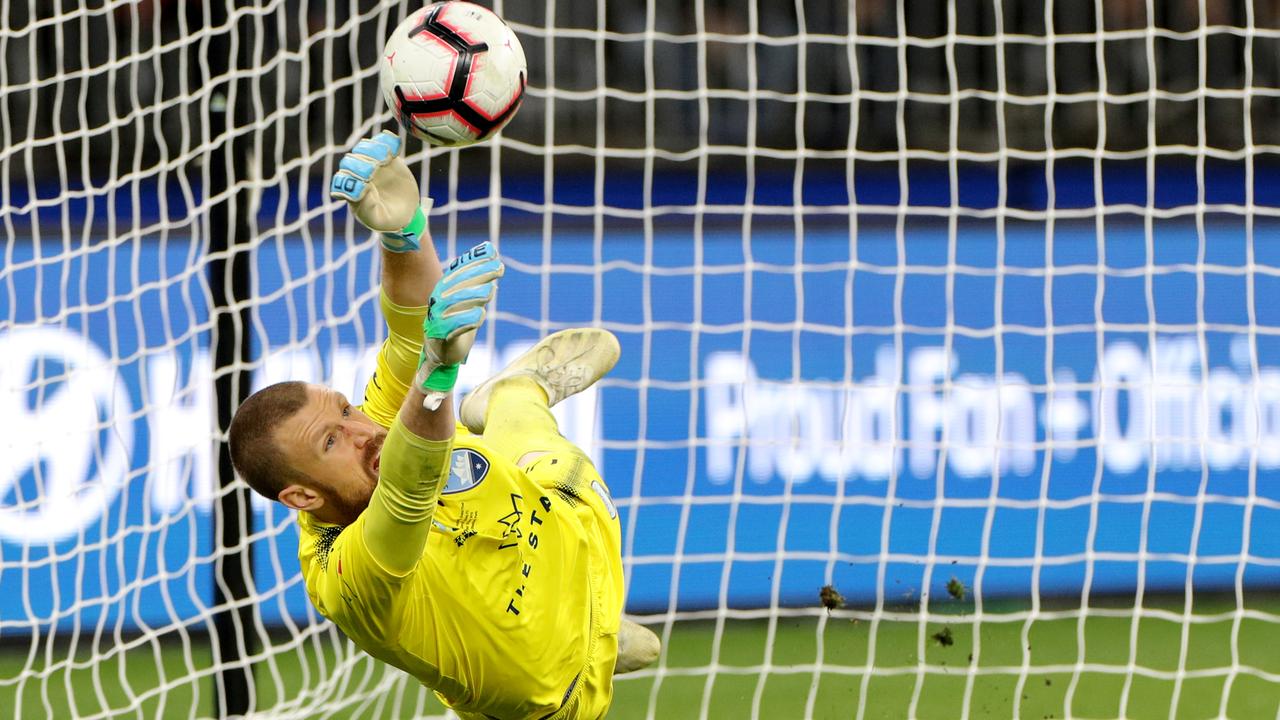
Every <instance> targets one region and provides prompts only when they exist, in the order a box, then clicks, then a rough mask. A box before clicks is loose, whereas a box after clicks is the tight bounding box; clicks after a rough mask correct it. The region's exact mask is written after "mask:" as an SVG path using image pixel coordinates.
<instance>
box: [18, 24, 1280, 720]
mask: <svg viewBox="0 0 1280 720" xmlns="http://www.w3.org/2000/svg"><path fill="white" fill-rule="evenodd" d="M491 7H493V8H494V9H495V10H496V11H497V12H498V13H499V14H500V15H502V16H503V17H505V18H506V19H507V20H508V22H509V23H510V24H511V25H512V26H513V27H514V28H515V30H516V32H517V33H518V35H519V36H520V39H521V41H522V43H523V45H524V49H525V52H526V55H527V57H528V60H529V68H530V86H529V90H528V93H527V95H526V99H525V101H524V106H523V108H522V109H521V110H520V112H519V114H518V115H517V116H516V117H515V119H514V121H513V122H512V123H511V124H510V125H509V126H508V127H507V129H506V130H504V131H503V133H502V135H501V136H500V137H497V138H496V139H494V140H492V141H490V142H487V143H485V144H482V145H479V146H475V147H471V148H465V149H461V150H453V151H444V150H430V149H428V148H425V147H424V146H422V145H421V144H420V143H418V142H417V141H413V140H410V141H409V142H408V153H409V159H410V161H411V165H412V166H413V168H414V169H415V172H416V173H417V174H418V176H419V178H420V179H421V182H422V185H423V187H424V189H425V190H426V191H427V192H428V193H429V194H430V195H431V196H432V197H433V198H434V199H435V209H434V210H433V211H432V213H431V218H430V227H431V229H432V231H433V233H434V236H435V241H436V246H437V248H438V250H439V251H440V253H441V254H442V255H452V254H453V253H455V252H457V251H458V250H459V249H462V248H465V247H467V246H469V245H470V244H473V243H475V242H478V241H480V240H483V239H492V240H494V241H495V242H496V243H497V244H498V246H499V248H500V250H501V252H502V253H503V254H504V256H505V258H506V263H507V275H506V277H505V278H504V279H503V284H502V289H501V292H500V296H499V298H498V300H497V308H496V312H495V313H493V315H492V316H491V322H490V323H489V325H488V326H487V329H486V330H485V331H484V333H482V340H481V343H480V344H479V346H478V347H477V350H476V352H475V353H474V354H473V358H472V362H471V363H470V364H468V365H467V366H466V370H465V372H466V373H467V375H466V376H465V377H464V380H463V384H464V385H466V384H468V383H472V382H475V381H476V380H478V379H480V378H482V377H484V376H485V375H486V374H487V373H489V372H491V371H492V370H494V369H496V368H498V367H500V366H501V364H502V362H503V361H504V360H506V359H508V358H511V357H514V355H515V354H517V353H519V352H521V351H522V350H523V349H524V348H526V347H528V346H529V344H530V343H532V342H533V341H535V340H536V339H537V338H538V337H540V336H542V335H545V334H547V333H548V332H551V331H554V330H558V329H561V328H565V327H570V326H577V325H596V326H602V327H605V328H608V329H610V330H612V331H613V332H614V333H615V334H617V335H618V337H619V338H620V340H621V343H622V347H623V355H622V360H621V362H620V364H619V366H618V368H617V370H616V371H615V372H614V373H613V374H611V375H610V376H609V377H608V378H607V379H606V380H604V381H603V382H601V383H600V384H599V386H598V387H597V388H596V389H594V390H593V391H592V392H591V393H588V394H585V395H584V396H581V397H579V398H575V399H574V401H573V402H571V403H566V406H565V407H563V408H558V412H559V416H560V418H561V421H562V427H563V429H564V431H565V434H566V435H568V436H569V437H570V438H571V439H574V440H575V441H577V442H579V443H580V444H582V445H584V446H585V447H587V448H589V449H590V452H591V453H592V455H593V456H594V457H595V458H596V459H597V462H598V464H599V467H600V469H601V471H602V473H603V476H604V477H605V478H606V480H607V482H608V483H609V485H610V487H611V488H612V490H613V494H614V496H615V498H616V500H617V501H618V505H619V509H620V511H621V513H622V521H623V533H624V562H625V566H626V571H627V579H628V582H627V591H628V595H627V610H628V613H629V614H630V616H631V617H632V618H633V619H636V620H638V621H640V622H642V623H645V624H647V625H648V626H650V627H651V628H653V629H654V630H655V631H656V632H657V633H658V634H659V635H660V636H661V637H662V639H663V642H664V649H663V654H662V656H661V658H660V659H659V661H658V662H657V663H656V664H655V665H654V666H653V667H651V668H648V669H646V670H643V671H640V672H638V673H635V674H633V675H629V676H622V677H619V678H618V679H617V682H616V685H615V702H614V709H613V711H612V713H611V715H610V717H617V718H630V717H635V718H683V717H771V718H772V717H776V718H793V717H795V718H798V717H815V718H848V717H908V716H912V717H916V716H918V717H1036V718H1040V717H1064V716H1093V717H1119V716H1126V717H1148V716H1149V717H1212V716H1231V717H1264V716H1266V717H1273V716H1275V715H1276V714H1277V710H1278V709H1280V690H1277V688H1280V659H1278V658H1277V656H1276V654H1275V652H1274V648H1275V647H1276V644H1277V642H1280V601H1278V600H1276V597H1277V596H1276V594H1275V593H1276V591H1277V589H1280V540H1277V538H1280V482H1277V480H1280V475H1278V474H1277V472H1278V470H1280V302H1278V301H1280V240H1277V239H1276V238H1277V231H1278V230H1280V224H1278V223H1277V221H1276V215H1277V207H1278V206H1280V191H1278V190H1277V188H1280V173H1278V172H1277V167H1278V166H1277V152H1278V151H1280V123H1278V122H1277V118H1278V117H1280V61H1278V60H1277V58H1280V11H1277V9H1276V8H1274V7H1272V6H1271V5H1268V4H1263V3H1207V2H1200V3H1195V2H1185V3H1164V2H1153V1H1151V0H1148V2H1139V1H1137V0H1134V1H1133V2H1128V1H1126V2H1107V3H1103V2H1101V1H1100V0H1099V1H1095V2H1083V1H1077V0H1056V1H1052V2H1046V3H1022V2H1005V1H1002V0H989V1H983V0H974V1H971V2H970V1H964V2H954V3H906V2H898V3H892V2H887V1H886V0H864V1H861V2H857V3H838V2H815V1H810V0H799V1H797V2H794V3H767V2H750V3H737V2H731V1H730V0H696V1H695V2H677V1H676V0H647V2H642V1H641V0H611V2H609V3H607V4H606V3H604V2H603V1H602V0H597V1H596V2H588V1H586V0H552V1H550V2H547V3H511V2H504V1H503V0H497V2H496V4H494V5H491ZM412 9H413V7H412V3H402V2H378V1H375V0H359V1H356V0H350V1H349V2H319V1H318V0H277V1H275V2H257V3H250V2H233V1H232V0H215V2H211V3H189V2H182V1H181V0H142V1H137V0H135V1H126V0H79V1H78V2H76V1H68V2H62V3H44V2H13V3H8V4H6V5H5V6H4V8H3V10H0V18H2V20H0V58H2V59H3V62H2V63H0V128H2V130H0V132H2V133H3V135H2V139H3V142H2V143H0V194H2V197H3V205H2V207H0V221H2V223H3V227H4V234H5V248H4V254H3V258H2V259H0V584H2V587H3V591H0V707H4V708H11V709H13V713H12V714H13V716H15V717H20V718H45V717H95V718H114V717H207V716H212V715H215V714H217V713H219V712H220V711H221V710H222V709H225V708H226V707H228V703H229V698H227V697H221V696H220V695H221V694H222V693H224V692H225V691H223V690H219V689H218V688H220V687H223V686H222V685H219V684H218V683H217V682H215V680H216V678H218V677H221V676H222V675H223V674H224V673H227V672H228V671H236V670H246V669H247V671H248V672H249V673H251V675H252V678H253V682H252V683H250V685H249V688H248V692H249V693H250V697H249V707H251V708H253V709H254V710H255V711H256V712H257V713H260V714H261V715H262V716H264V717H328V716H334V717H366V718H381V717H415V716H421V717H438V716H443V715H444V714H445V710H444V709H443V708H442V707H441V706H440V704H439V703H438V702H437V701H436V700H435V699H434V697H433V696H432V695H431V694H430V693H429V692H428V691H426V690H425V689H424V688H422V687H421V686H420V685H418V684H417V683H416V682H415V681H413V680H412V679H411V678H408V677H406V676H405V675H403V674H402V673H400V672H399V671H396V670H392V669H388V668H386V667H385V666H383V665H382V664H380V663H378V662H376V661H373V660H371V659H369V658H368V657H366V656H365V655H364V654H363V653H361V652H360V651H359V650H357V649H356V648H354V646H352V645H351V644H350V643H349V642H348V641H347V640H346V639H345V638H343V637H342V635H341V634H340V633H339V632H338V631H337V630H336V629H335V628H334V627H333V626H332V625H331V624H329V623H328V622H326V621H325V620H324V619H323V618H321V617H320V616H319V615H318V614H317V613H316V612H315V610H314V609H313V608H312V607H311V606H310V604H309V602H308V601H307V598H306V594H305V591H304V588H303V586H302V582H301V579H300V577H299V573H298V567H297V560H296V557H295V555H296V549H297V532H296V528H295V525H294V521H293V518H292V516H291V514H290V513H289V512H288V511H286V510H285V509H284V508H282V507H280V506H272V507H268V506H267V504H265V503H257V502H255V503H254V504H253V505H252V506H251V507H250V508H249V510H248V512H249V514H250V524H249V532H248V534H247V535H246V536H244V537H242V538H240V539H239V540H238V541H236V543H235V544H234V545H233V546H231V547H222V546H221V543H220V542H219V541H218V540H217V538H219V537H220V535H219V533H218V532H217V527H218V526H217V523H218V522H219V518H220V514H219V513H218V512H216V510H217V508H218V507H219V506H220V505H221V506H225V505H226V503H220V500H222V499H223V498H226V497H228V493H235V492H239V491H242V490H243V486H242V485H241V484H240V483H238V482H237V483H230V484H227V483H224V482H221V481H220V478H219V477H218V473H217V447H218V442H219V441H220V440H221V439H222V437H221V435H220V433H219V430H218V423H217V413H216V411H215V393H214V381H215V379H218V378H231V377H237V378H247V379H248V380H247V381H248V382H249V383H250V384H251V385H252V386H253V387H261V386H263V385H265V384H267V383H270V382H274V381H277V380H283V379H301V380H309V381H315V382H323V383H327V384H329V385H331V386H333V387H335V388H337V389H339V390H341V391H343V392H346V393H347V394H348V395H350V396H354V397H358V396H359V392H360V388H361V387H362V382H363V379H364V378H365V377H366V374H367V373H368V372H369V371H370V370H371V358H372V353H374V352H375V351H376V348H377V345H378V343H379V342H380V341H381V339H382V338H383V337H384V330H383V329H382V326H381V321H380V319H379V317H378V313H377V278H378V265H377V242H376V240H375V239H374V238H373V237H371V236H370V234H369V233H368V232H367V231H364V230H362V229H361V228H360V227H359V226H358V225H357V224H356V223H355V222H354V220H353V219H352V218H351V216H350V215H349V213H347V212H346V210H345V208H344V207H343V205H342V204H341V203H338V202H334V201H331V200H330V199H329V198H328V197H327V194H326V192H325V186H326V182H325V181H326V180H327V178H328V177H329V176H330V174H331V173H332V172H333V171H334V170H335V169H336V163H337V160H338V159H339V158H340V157H341V154H342V153H343V152H344V151H345V150H346V149H347V148H349V147H350V146H351V145H352V144H353V143H354V142H355V141H356V140H358V139H359V138H361V137H364V136H367V135H369V134H372V133H374V132H376V131H378V130H379V129H381V128H384V127H389V115H388V113H387V112H386V110H385V108H384V107H383V105H382V101H381V98H380V95H379V92H378V88H377V60H378V54H379V51H380V48H381V44H382V41H383V39H384V38H385V37H386V36H387V35H388V34H389V32H390V31H391V29H392V28H393V27H394V26H395V25H396V24H397V23H398V22H399V21H400V20H401V19H402V18H403V17H404V16H405V15H406V14H407V13H408V12H409V11H410V10H412ZM229 148H231V149H235V152H237V153H240V154H239V155H237V156H235V157H231V158H230V159H228V158H229V156H228V149H229ZM222 174H226V175H228V176H229V177H230V178H231V181H230V183H229V185H220V184H219V178H220V177H221V175H222ZM227 207H230V208H232V212H233V214H235V217H236V218H237V220H238V221H239V222H241V223H242V228H243V233H242V237H240V238H239V239H240V240H242V241H243V242H241V243H240V244H234V243H233V244H232V245H231V247H230V249H229V250H228V249H225V248H226V245H225V238H221V237H217V236H215V235H216V233H215V232H214V231H213V230H214V229H216V228H218V227H220V226H218V225H217V224H216V223H215V222H214V220H215V216H216V215H218V213H219V212H221V211H220V210H219V208H227ZM233 256H243V257H247V259H248V261H249V265H250V266H251V268H252V272H251V275H250V288H251V292H250V300H249V301H248V303H247V304H244V303H241V304H238V305H235V306H234V307H231V308H229V309H228V308H224V307H219V303H220V300H219V298H220V293H219V290H220V288H219V287H218V286H217V283H216V282H215V281H214V280H212V279H211V277H212V276H211V274H210V272H211V270H212V269H213V267H212V266H213V264H214V263H216V262H219V261H222V260H226V259H228V258H229V257H233ZM241 311H245V312H243V313H242V312H241ZM238 318H247V320H246V322H244V323H242V324H237V322H238V321H237V319H238ZM219 320H223V321H224V322H227V321H231V325H229V326H226V325H224V326H223V327H224V328H225V327H232V328H234V331H235V332H236V333H237V337H239V338H240V339H241V341H242V342H243V343H247V346H245V348H246V350H245V353H244V356H243V358H244V359H241V360H234V361H232V362H230V363H229V364H228V363H226V362H224V363H222V364H219V365H218V367H217V368H215V365H216V364H217V363H215V360H216V357H215V356H216V353H215V352H214V351H213V347H214V341H215V337H216V336H217V335H218V334H219V332H223V333H225V332H227V331H226V330H225V329H223V330H219V327H220V326H219ZM232 497H234V496H232ZM228 553H232V554H230V555H229V554H228ZM242 554H243V556H244V558H245V563H243V564H244V565H245V566H246V567H248V568H249V572H250V573H251V581H252V582H251V586H250V589H251V594H250V595H249V597H248V598H245V599H235V596H234V594H232V595H231V596H230V597H231V598H232V599H229V600H228V599H224V597H225V596H226V594H225V593H223V592H220V591H219V583H218V580H217V577H218V576H217V575H216V571H218V570H219V568H221V567H222V566H223V565H224V563H221V562H220V559H226V558H232V557H234V558H240V557H241V555H242ZM236 562H237V563H239V562H240V561H239V560H238V559H237V560H236ZM249 566H251V567H249ZM232 611H234V617H235V618H236V621H235V624H234V633H235V634H234V642H231V643H230V645H231V646H232V649H233V650H234V651H233V652H228V651H227V649H226V647H225V645H219V644H218V643H216V642H214V641H213V638H214V636H215V635H216V634H217V632H218V631H217V630H216V628H218V627H221V626H220V625H219V624H218V618H220V617H227V616H228V613H229V612H232ZM224 639H225V637H224Z"/></svg>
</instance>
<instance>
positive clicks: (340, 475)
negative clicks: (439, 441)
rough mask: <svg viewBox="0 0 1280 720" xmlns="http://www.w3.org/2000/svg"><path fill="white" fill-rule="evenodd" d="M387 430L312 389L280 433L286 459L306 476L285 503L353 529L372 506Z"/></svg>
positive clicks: (338, 398)
mask: <svg viewBox="0 0 1280 720" xmlns="http://www.w3.org/2000/svg"><path fill="white" fill-rule="evenodd" d="M386 437H387V431H386V430H384V429H383V428H382V426H380V425H378V424H377V423H375V422H374V421H373V420H370V419H369V417H368V416H367V415H365V414H364V413H362V412H360V411H359V410H357V409H356V408H355V407H353V406H352V405H351V403H349V402H347V398H346V397H344V396H343V395H342V393H338V392H334V391H333V390H330V389H329V388H326V387H323V386H321V385H310V386H308V387H307V403H306V405H304V406H303V407H302V409H301V410H299V411H298V412H296V413H294V414H293V416H292V417H290V418H289V419H288V420H286V421H285V422H284V423H283V424H281V426H280V427H279V428H277V429H276V431H275V439H276V442H277V443H279V447H280V449H281V450H282V451H283V453H284V456H285V459H286V460H287V461H288V462H289V464H290V466H292V467H293V468H294V469H295V470H297V471H298V472H299V473H301V474H302V475H303V476H304V477H306V478H307V482H305V483H295V484H293V485H290V486H289V487H287V488H285V489H284V490H283V491H281V493H280V501H281V502H283V503H284V504H285V505H288V506H290V507H292V508H296V509H298V510H307V511H308V512H311V513H312V514H313V515H315V516H316V518H318V519H320V520H323V521H325V522H335V523H339V524H342V525H349V524H351V523H352V522H355V519H356V518H357V517H359V515H360V513H361V512H363V511H364V509H365V508H366V507H368V506H369V498H370V497H372V496H373V488H374V487H375V486H376V485H377V484H378V464H379V460H380V458H381V456H382V441H383V440H385V439H386Z"/></svg>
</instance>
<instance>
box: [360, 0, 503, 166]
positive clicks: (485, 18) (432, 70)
mask: <svg viewBox="0 0 1280 720" xmlns="http://www.w3.org/2000/svg"><path fill="white" fill-rule="evenodd" d="M527 74H528V66H527V64H526V63H525V59H524V49H523V48H522V47H520V40H519V39H518V38H517V37H516V34H515V33H514V32H512V31H511V28H509V27H507V24H506V23H504V22H503V21H502V18H500V17H498V16H497V15H495V14H494V13H493V11H491V10H489V9H488V8H483V7H481V6H479V5H473V4H471V3H469V2H460V1H458V0H450V1H449V2H440V3H435V4H433V5H428V6H426V7H424V8H422V9H421V10H416V11H414V12H413V13H412V14H411V15H409V17H408V18H406V19H405V21H404V22H402V23H400V25H399V26H398V27H397V28H396V29H395V31H394V32H392V33H391V37H390V38H388V39H387V44H386V47H385V48H384V49H383V52H382V73H381V81H382V98H383V99H384V100H385V101H386V103H387V107H389V108H391V111H392V112H393V113H395V116H396V120H397V121H399V123H400V124H401V125H403V126H404V127H405V129H407V130H408V131H409V132H411V133H413V134H414V135H415V136H417V137H418V138H419V139H421V140H423V141H424V142H427V143H430V144H432V145H444V146H451V147H453V146H459V145H470V144H471V143H474V142H479V141H480V140H484V139H486V138H488V137H491V136H492V135H493V134H494V133H496V132H498V131H499V130H501V129H502V126H504V125H506V124H507V121H509V120H510V119H511V117H512V116H513V115H515V114H516V110H517V109H518V108H519V107H520V101H521V100H522V99H523V98H524V88H525V82H526V77H527Z"/></svg>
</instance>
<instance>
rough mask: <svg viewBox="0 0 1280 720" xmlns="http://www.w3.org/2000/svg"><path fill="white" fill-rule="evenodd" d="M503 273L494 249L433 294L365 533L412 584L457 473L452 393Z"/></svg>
mask: <svg viewBox="0 0 1280 720" xmlns="http://www.w3.org/2000/svg"><path fill="white" fill-rule="evenodd" d="M502 272H503V266H502V262H501V261H500V260H498V257H497V254H496V252H494V249H493V246H492V245H491V244H489V243H487V242H486V243H481V244H480V245H478V246H476V247H474V248H472V249H471V250H469V251H467V252H466V253H464V254H463V255H462V256H461V257H459V258H456V259H455V260H454V261H453V262H452V263H450V265H449V270H448V272H446V273H444V276H443V278H442V279H441V281H440V282H439V283H438V284H437V285H436V287H435V289H434V291H433V292H432V293H431V298H430V303H429V307H430V310H429V311H428V313H427V320H426V322H425V324H424V328H423V331H424V332H423V347H422V354H421V357H420V359H419V363H418V371H417V374H416V375H415V376H414V379H413V383H412V385H411V387H410V388H409V392H408V394H407V396H406V397H405V401H404V404H403V405H402V406H401V408H400V412H399V414H398V415H397V416H396V420H395V422H394V423H392V425H391V430H390V432H389V434H388V435H387V439H386V441H385V442H384V444H383V448H382V457H381V467H380V468H379V473H378V486H377V488H376V489H375V490H374V492H373V496H372V497H371V498H370V500H369V509H368V511H367V517H366V519H365V524H364V528H363V532H364V541H365V545H366V546H367V547H368V549H369V553H370V555H371V556H372V557H373V558H374V560H375V561H377V563H378V564H379V565H381V566H382V569H383V570H385V571H386V572H388V573H390V574H392V575H396V576H404V575H407V574H408V573H409V572H411V571H412V570H413V568H414V567H415V566H416V565H417V563H418V560H419V559H421V557H422V550H423V547H424V546H425V545H426V542H427V536H428V533H429V532H430V529H431V519H432V515H433V514H434V511H435V507H436V501H437V499H438V498H439V496H440V490H441V488H442V487H443V486H444V483H445V480H446V479H447V477H448V473H449V458H450V450H451V448H452V441H453V433H454V427H455V422H454V413H453V402H452V398H451V395H452V391H453V386H454V383H455V382H456V380H457V377H458V366H459V365H460V364H461V363H463V362H464V361H465V360H466V358H467V354H468V353H469V352H470V350H471V345H472V343H473V342H474V340H475V333H476V330H478V329H479V327H480V325H481V324H482V323H483V322H484V315H485V306H486V305H487V304H488V303H489V301H490V300H491V299H492V298H493V294H494V291H495V288H496V285H497V280H498V278H499V277H501V275H502Z"/></svg>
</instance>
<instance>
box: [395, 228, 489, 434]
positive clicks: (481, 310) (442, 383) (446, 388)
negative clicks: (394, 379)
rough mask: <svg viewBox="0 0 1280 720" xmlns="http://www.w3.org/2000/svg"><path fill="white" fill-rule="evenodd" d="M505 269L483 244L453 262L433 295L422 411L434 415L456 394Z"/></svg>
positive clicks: (419, 381)
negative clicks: (462, 367)
mask: <svg viewBox="0 0 1280 720" xmlns="http://www.w3.org/2000/svg"><path fill="white" fill-rule="evenodd" d="M504 270H505V268H504V267H503V265H502V261H501V260H499V259H498V253H497V251H496V250H494V247H493V244H492V243H489V242H482V243H480V244H479V245H476V246H475V247H473V248H471V249H470V250H468V251H466V252H465V253H463V254H462V255H460V256H458V257H456V258H454V259H453V262H451V263H449V267H448V268H446V269H445V271H444V277H442V278H440V282H439V283H437V284H436V287H435V290H433V291H432V292H431V300H430V301H429V303H428V305H427V319H426V321H424V322H423V324H422V335H423V337H422V355H421V356H420V357H419V359H418V374H417V375H416V376H414V379H413V382H414V385H416V386H417V387H418V389H419V390H421V391H422V392H423V393H424V394H425V395H426V397H425V398H424V399H423V401H422V406H423V407H425V408H426V409H428V410H435V409H436V408H438V407H440V403H441V402H443V401H444V399H445V398H446V397H448V395H449V393H451V392H452V391H453V386H454V384H455V383H456V382H457V380H458V366H459V365H461V364H462V363H464V362H466V360H467V354H468V353H470V352H471V345H472V343H474V342H475V339H476V330H478V329H480V325H481V324H482V323H483V322H484V315H485V306H486V305H488V304H489V301H490V300H492V299H493V293H494V291H495V290H497V287H498V278H500V277H502V273H503V271H504Z"/></svg>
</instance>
